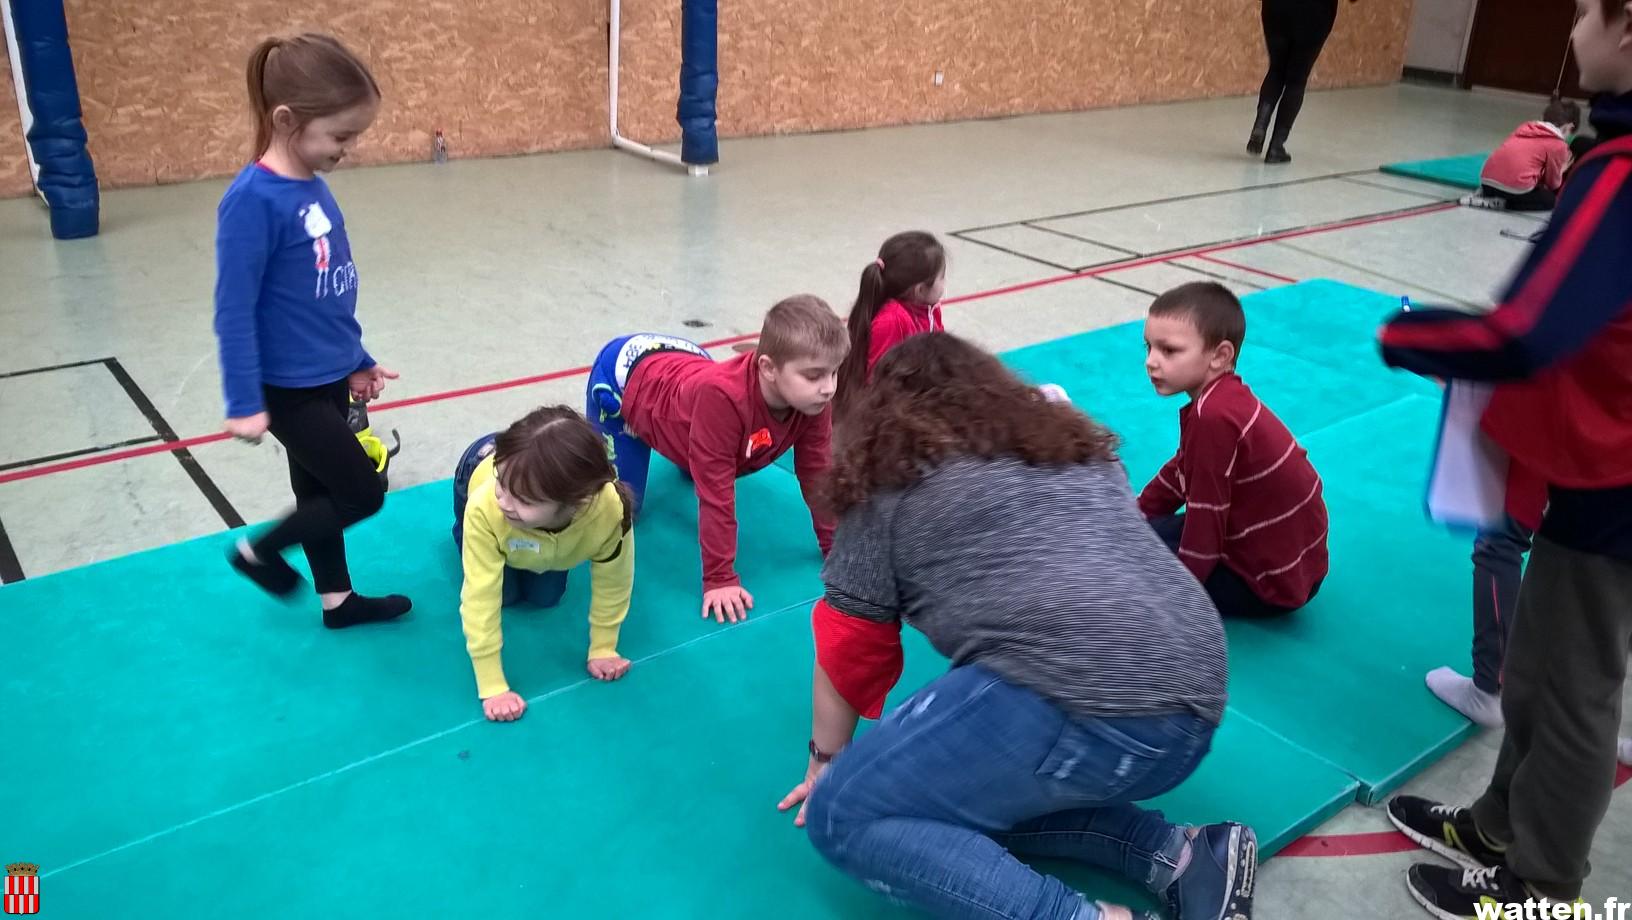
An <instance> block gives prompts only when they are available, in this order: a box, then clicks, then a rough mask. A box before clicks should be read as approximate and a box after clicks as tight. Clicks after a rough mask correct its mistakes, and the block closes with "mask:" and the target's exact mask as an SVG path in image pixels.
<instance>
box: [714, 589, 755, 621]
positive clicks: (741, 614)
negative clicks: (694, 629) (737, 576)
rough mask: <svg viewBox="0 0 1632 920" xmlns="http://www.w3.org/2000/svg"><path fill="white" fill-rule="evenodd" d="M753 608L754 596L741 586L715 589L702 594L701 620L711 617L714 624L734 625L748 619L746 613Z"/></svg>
mask: <svg viewBox="0 0 1632 920" xmlns="http://www.w3.org/2000/svg"><path fill="white" fill-rule="evenodd" d="M753 608H754V596H753V595H752V594H749V593H748V592H747V591H744V590H743V589H742V585H731V586H729V587H725V588H715V589H714V590H712V591H704V592H703V619H705V620H706V619H708V618H709V616H710V615H713V617H714V622H716V623H735V622H737V621H738V620H745V619H747V618H748V611H750V610H752V609H753Z"/></svg>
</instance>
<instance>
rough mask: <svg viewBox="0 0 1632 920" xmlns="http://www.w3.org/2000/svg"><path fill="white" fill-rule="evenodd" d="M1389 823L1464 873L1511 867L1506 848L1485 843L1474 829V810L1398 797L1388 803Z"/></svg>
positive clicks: (1407, 796) (1406, 796)
mask: <svg viewBox="0 0 1632 920" xmlns="http://www.w3.org/2000/svg"><path fill="white" fill-rule="evenodd" d="M1388 820H1390V821H1393V822H1394V826H1395V827H1397V828H1399V829H1400V833H1402V834H1404V835H1405V836H1407V837H1410V838H1411V839H1412V840H1413V841H1415V842H1416V844H1417V845H1418V846H1421V847H1424V848H1426V849H1427V850H1429V851H1430V852H1433V853H1437V854H1439V855H1440V856H1443V857H1445V858H1446V859H1449V860H1451V861H1452V862H1455V863H1456V864H1458V865H1460V866H1462V867H1463V868H1464V869H1484V868H1487V867H1489V866H1504V865H1506V864H1507V853H1506V848H1505V847H1498V846H1495V845H1493V844H1491V843H1490V842H1489V841H1487V840H1486V839H1485V835H1484V834H1481V833H1480V832H1479V828H1477V827H1475V826H1474V823H1473V810H1472V809H1471V808H1453V807H1451V806H1449V805H1442V804H1440V803H1439V802H1434V801H1430V800H1428V799H1425V798H1422V797H1420V796H1415V795H1397V796H1395V797H1394V798H1392V799H1390V800H1389V802H1388Z"/></svg>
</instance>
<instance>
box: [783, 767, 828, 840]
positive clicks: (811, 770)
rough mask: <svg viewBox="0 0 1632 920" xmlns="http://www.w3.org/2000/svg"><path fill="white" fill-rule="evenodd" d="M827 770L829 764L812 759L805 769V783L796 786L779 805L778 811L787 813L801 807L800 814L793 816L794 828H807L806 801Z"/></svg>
mask: <svg viewBox="0 0 1632 920" xmlns="http://www.w3.org/2000/svg"><path fill="white" fill-rule="evenodd" d="M826 769H827V764H825V763H817V762H816V758H814V757H812V758H810V763H809V764H808V765H807V766H806V767H805V781H804V782H802V783H800V784H799V785H797V786H794V787H793V791H792V792H789V793H788V794H787V795H785V796H783V797H782V801H780V802H778V803H777V805H776V810H777V811H787V810H788V809H790V808H792V807H793V806H795V805H798V806H799V813H798V814H797V815H794V816H793V826H794V827H804V826H805V805H806V804H807V801H806V800H808V799H809V798H810V790H812V789H814V788H815V787H816V780H818V779H820V778H821V776H822V772H823V771H825V770H826Z"/></svg>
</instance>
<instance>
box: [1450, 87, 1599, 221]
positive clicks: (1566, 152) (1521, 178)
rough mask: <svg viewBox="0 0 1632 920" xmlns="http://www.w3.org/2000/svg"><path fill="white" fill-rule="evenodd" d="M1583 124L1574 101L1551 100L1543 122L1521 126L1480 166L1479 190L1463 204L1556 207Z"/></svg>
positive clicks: (1523, 208) (1500, 207)
mask: <svg viewBox="0 0 1632 920" xmlns="http://www.w3.org/2000/svg"><path fill="white" fill-rule="evenodd" d="M1580 123H1581V107H1580V106H1578V105H1576V104H1575V103H1573V102H1563V101H1559V100H1554V101H1553V102H1550V103H1548V105H1547V110H1546V111H1545V112H1543V113H1542V120H1541V121H1527V122H1525V123H1524V124H1522V125H1519V127H1518V130H1516V131H1514V132H1513V133H1512V134H1511V135H1510V136H1509V137H1508V139H1507V140H1505V141H1502V146H1500V147H1497V148H1496V150H1495V152H1494V153H1492V154H1491V155H1490V157H1489V158H1488V159H1486V160H1485V166H1484V169H1482V170H1480V171H1479V183H1480V186H1479V194H1477V195H1469V196H1468V197H1466V198H1463V199H1462V203H1463V204H1465V205H1469V206H1471V207H1475V208H1493V209H1495V210H1506V211H1551V210H1552V209H1553V206H1554V205H1555V204H1557V203H1558V190H1559V189H1560V188H1562V187H1563V186H1564V173H1565V170H1567V169H1568V168H1569V165H1570V149H1571V148H1570V135H1572V134H1574V133H1575V129H1576V126H1577V125H1579V124H1580Z"/></svg>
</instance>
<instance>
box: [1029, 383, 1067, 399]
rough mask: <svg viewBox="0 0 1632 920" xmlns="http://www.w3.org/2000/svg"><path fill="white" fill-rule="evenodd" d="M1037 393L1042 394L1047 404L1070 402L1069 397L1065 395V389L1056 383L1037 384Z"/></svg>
mask: <svg viewBox="0 0 1632 920" xmlns="http://www.w3.org/2000/svg"><path fill="white" fill-rule="evenodd" d="M1037 392H1039V393H1041V394H1043V398H1044V399H1046V400H1048V401H1049V402H1057V403H1068V402H1070V401H1071V397H1070V396H1068V395H1066V392H1065V387H1062V386H1060V385H1059V384H1057V383H1044V384H1039V385H1038V386H1037Z"/></svg>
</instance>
